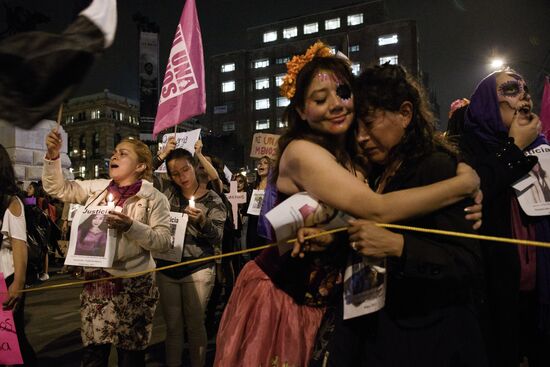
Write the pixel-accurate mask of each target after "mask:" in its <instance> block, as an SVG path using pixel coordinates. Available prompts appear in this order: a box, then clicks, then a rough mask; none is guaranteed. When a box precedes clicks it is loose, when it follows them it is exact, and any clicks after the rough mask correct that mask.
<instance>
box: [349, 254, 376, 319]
mask: <svg viewBox="0 0 550 367" xmlns="http://www.w3.org/2000/svg"><path fill="white" fill-rule="evenodd" d="M343 301H344V320H348V319H351V318H354V317H358V316H363V315H366V314H369V313H373V312H376V311H378V310H380V309H381V308H382V307H384V304H385V301H386V260H385V259H371V258H367V257H365V256H362V255H361V254H357V253H352V254H351V255H350V258H349V260H348V265H347V267H346V270H345V272H344V294H343Z"/></svg>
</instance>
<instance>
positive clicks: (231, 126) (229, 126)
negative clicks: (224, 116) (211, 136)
mask: <svg viewBox="0 0 550 367" xmlns="http://www.w3.org/2000/svg"><path fill="white" fill-rule="evenodd" d="M222 130H223V131H225V132H227V131H235V121H225V122H224V123H223V125H222Z"/></svg>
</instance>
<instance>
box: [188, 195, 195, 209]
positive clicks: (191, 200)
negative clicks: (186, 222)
mask: <svg viewBox="0 0 550 367" xmlns="http://www.w3.org/2000/svg"><path fill="white" fill-rule="evenodd" d="M189 207H190V208H195V197H194V196H191V199H189Z"/></svg>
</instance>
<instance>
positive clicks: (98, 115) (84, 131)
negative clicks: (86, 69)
mask: <svg viewBox="0 0 550 367" xmlns="http://www.w3.org/2000/svg"><path fill="white" fill-rule="evenodd" d="M138 116H139V104H138V102H137V101H134V100H131V99H129V98H126V97H122V96H119V95H116V94H113V93H111V92H109V91H108V90H107V89H106V90H105V91H103V92H102V93H97V94H92V95H88V96H83V97H78V98H73V99H71V100H69V101H68V102H67V103H66V104H65V106H64V108H63V119H62V121H63V128H64V129H65V131H66V132H67V134H68V142H67V143H68V146H67V148H68V149H67V150H68V154H69V158H70V159H71V163H72V167H71V169H72V172H73V174H74V175H75V176H81V177H83V178H85V179H92V178H98V177H102V176H103V177H104V176H105V175H108V174H109V158H110V157H111V154H112V152H113V149H114V148H115V146H116V144H118V142H119V141H120V140H122V139H123V138H127V137H131V138H136V139H137V138H139V117H138Z"/></svg>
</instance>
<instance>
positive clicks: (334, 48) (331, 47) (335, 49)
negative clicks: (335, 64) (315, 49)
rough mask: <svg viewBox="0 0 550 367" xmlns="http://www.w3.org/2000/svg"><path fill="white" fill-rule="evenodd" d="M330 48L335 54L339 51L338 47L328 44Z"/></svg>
mask: <svg viewBox="0 0 550 367" xmlns="http://www.w3.org/2000/svg"><path fill="white" fill-rule="evenodd" d="M328 48H330V52H332V54H333V55H336V53H338V47H336V46H328Z"/></svg>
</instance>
